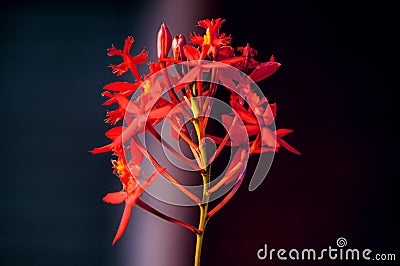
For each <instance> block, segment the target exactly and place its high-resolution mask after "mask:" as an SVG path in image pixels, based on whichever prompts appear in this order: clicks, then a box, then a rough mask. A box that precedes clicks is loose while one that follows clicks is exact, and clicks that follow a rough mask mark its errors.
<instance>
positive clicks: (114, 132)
mask: <svg viewBox="0 0 400 266" xmlns="http://www.w3.org/2000/svg"><path fill="white" fill-rule="evenodd" d="M123 129H124V127H123V126H120V127H114V128H112V129H110V130H108V131H107V132H106V136H107V138H109V139H111V140H115V139H116V138H117V137H118V136H119V135H121V134H122V130H123Z"/></svg>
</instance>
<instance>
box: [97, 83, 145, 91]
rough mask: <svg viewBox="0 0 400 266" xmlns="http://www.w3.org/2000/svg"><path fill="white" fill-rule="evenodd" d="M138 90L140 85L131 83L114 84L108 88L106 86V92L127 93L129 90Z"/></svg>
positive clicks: (108, 85)
mask: <svg viewBox="0 0 400 266" xmlns="http://www.w3.org/2000/svg"><path fill="white" fill-rule="evenodd" d="M137 88H138V84H132V83H129V82H113V83H110V84H107V85H106V86H104V89H105V90H110V91H119V92H123V91H127V90H132V91H136V89H137Z"/></svg>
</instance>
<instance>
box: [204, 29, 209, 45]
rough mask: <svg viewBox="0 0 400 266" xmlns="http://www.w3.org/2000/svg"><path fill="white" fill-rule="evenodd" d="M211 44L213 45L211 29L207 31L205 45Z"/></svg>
mask: <svg viewBox="0 0 400 266" xmlns="http://www.w3.org/2000/svg"><path fill="white" fill-rule="evenodd" d="M210 44H211V36H210V29H207V31H206V35H204V41H203V45H210Z"/></svg>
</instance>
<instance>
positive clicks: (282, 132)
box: [275, 128, 293, 137]
mask: <svg viewBox="0 0 400 266" xmlns="http://www.w3.org/2000/svg"><path fill="white" fill-rule="evenodd" d="M275 132H276V135H277V136H278V137H283V136H285V135H287V134H289V133H292V132H293V130H292V129H287V128H281V129H277V130H276V131H275Z"/></svg>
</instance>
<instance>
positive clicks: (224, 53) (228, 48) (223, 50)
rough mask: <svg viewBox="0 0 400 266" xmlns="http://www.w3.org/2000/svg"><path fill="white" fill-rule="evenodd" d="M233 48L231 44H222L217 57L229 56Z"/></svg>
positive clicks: (224, 57)
mask: <svg viewBox="0 0 400 266" xmlns="http://www.w3.org/2000/svg"><path fill="white" fill-rule="evenodd" d="M234 52H235V50H234V49H233V48H232V47H231V46H223V47H221V48H220V50H219V55H218V57H219V58H218V59H226V58H231V57H232V56H233V53H234Z"/></svg>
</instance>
